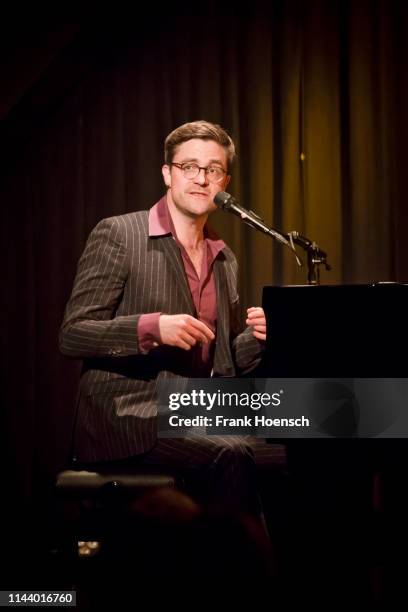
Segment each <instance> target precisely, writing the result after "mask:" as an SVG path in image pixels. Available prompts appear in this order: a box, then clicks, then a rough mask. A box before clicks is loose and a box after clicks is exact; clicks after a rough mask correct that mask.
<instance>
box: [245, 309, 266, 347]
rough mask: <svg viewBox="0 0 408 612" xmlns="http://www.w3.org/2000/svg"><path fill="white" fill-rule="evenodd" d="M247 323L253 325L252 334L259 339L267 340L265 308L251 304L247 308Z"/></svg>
mask: <svg viewBox="0 0 408 612" xmlns="http://www.w3.org/2000/svg"><path fill="white" fill-rule="evenodd" d="M246 324H247V325H249V326H250V327H252V335H253V336H254V338H257V340H263V341H265V340H266V318H265V313H264V311H263V308H261V307H260V306H251V308H247V320H246Z"/></svg>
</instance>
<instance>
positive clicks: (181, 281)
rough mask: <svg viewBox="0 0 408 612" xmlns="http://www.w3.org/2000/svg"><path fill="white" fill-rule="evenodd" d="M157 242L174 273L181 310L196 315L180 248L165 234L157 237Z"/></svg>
mask: <svg viewBox="0 0 408 612" xmlns="http://www.w3.org/2000/svg"><path fill="white" fill-rule="evenodd" d="M156 241H157V242H156V244H157V248H158V250H160V251H162V252H163V253H164V255H165V257H166V259H167V261H168V263H169V266H170V270H171V271H172V273H173V274H174V277H175V279H174V280H175V283H176V286H177V288H178V290H179V299H180V308H181V312H186V313H187V314H191V315H194V314H195V307H194V302H193V298H192V295H191V291H190V287H189V284H188V280H187V276H186V272H185V270H184V265H183V260H182V257H181V253H180V249H179V247H178V246H177V243H176V241H175V240H174V239H173V237H172V236H164V237H163V238H157V239H156Z"/></svg>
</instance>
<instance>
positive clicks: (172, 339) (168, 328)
mask: <svg viewBox="0 0 408 612" xmlns="http://www.w3.org/2000/svg"><path fill="white" fill-rule="evenodd" d="M159 330H160V338H161V343H162V344H169V345H170V346H178V347H179V348H182V349H184V350H185V351H189V350H190V349H191V347H192V346H195V345H196V344H197V342H201V343H203V344H207V342H210V341H211V340H214V338H215V336H214V334H213V332H212V331H211V329H210V328H209V327H207V325H205V324H204V323H202V321H199V320H198V319H195V318H194V317H192V316H191V315H188V314H176V315H160V318H159Z"/></svg>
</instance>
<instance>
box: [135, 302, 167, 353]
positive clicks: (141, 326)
mask: <svg viewBox="0 0 408 612" xmlns="http://www.w3.org/2000/svg"><path fill="white" fill-rule="evenodd" d="M160 315H161V312H149V314H143V315H141V316H140V317H139V321H138V324H137V335H138V338H139V348H140V351H141V353H143V354H146V353H148V352H149V351H151V350H152V349H153V348H156V346H159V342H160V329H159V319H160Z"/></svg>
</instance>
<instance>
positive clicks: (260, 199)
mask: <svg viewBox="0 0 408 612" xmlns="http://www.w3.org/2000/svg"><path fill="white" fill-rule="evenodd" d="M179 6H180V5H179V4H178V3H176V4H175V3H170V4H167V8H166V9H164V8H163V9H160V10H159V9H158V10H157V11H155V12H153V11H151V12H150V14H148V15H145V16H142V15H139V16H137V14H136V15H134V14H132V15H131V14H129V15H126V14H123V13H122V14H121V16H120V17H118V16H116V17H115V16H111V15H109V16H106V17H105V18H103V16H102V17H99V18H98V20H97V21H95V20H94V18H92V19H84V20H83V21H81V22H80V23H76V24H65V25H64V27H60V26H61V24H59V26H58V27H56V25H55V24H53V25H50V24H47V23H45V22H44V23H43V22H41V23H40V24H38V23H36V22H32V23H31V24H29V25H26V26H25V30H24V31H23V32H21V31H20V30H19V37H17V38H15V37H13V35H12V34H13V32H12V33H11V34H10V35H9V37H8V38H7V36H6V41H8V43H9V44H8V47H7V44H4V43H3V51H2V61H1V66H2V67H3V68H4V70H2V73H3V77H4V86H3V87H2V106H1V112H2V123H1V131H0V136H1V151H0V152H1V186H0V194H1V202H2V211H3V212H2V216H3V223H2V244H3V245H4V247H5V248H4V252H3V259H4V261H5V266H4V268H3V270H4V272H3V275H2V278H3V291H2V295H3V306H4V313H5V314H4V316H3V317H2V321H3V333H2V337H3V339H4V341H5V344H4V346H3V350H2V355H3V362H4V363H3V368H2V371H3V373H4V378H5V380H4V388H5V389H6V393H5V394H4V399H3V409H4V414H5V427H4V428H3V429H2V431H3V433H4V434H5V438H6V439H5V441H4V444H3V448H6V449H7V450H8V455H9V461H10V463H9V464H8V465H9V468H8V470H7V472H8V475H9V483H8V487H9V488H8V491H9V495H8V496H7V499H8V502H7V503H9V504H11V503H12V502H11V500H17V501H18V502H19V505H20V507H24V504H32V503H34V504H37V506H38V507H39V508H42V505H43V504H44V500H45V499H46V492H47V490H48V487H49V485H50V483H51V482H52V479H53V476H54V474H55V472H56V471H57V470H58V469H59V468H61V467H62V466H63V464H64V461H65V460H66V457H67V453H68V449H69V444H70V435H71V429H72V423H73V418H74V405H75V391H76V382H77V376H78V369H79V364H77V363H76V362H74V361H69V360H66V359H64V358H62V357H61V356H60V355H59V353H58V348H57V334H58V328H59V325H60V323H61V319H62V316H63V310H64V307H65V304H66V301H67V299H68V297H69V294H70V290H71V287H72V281H73V278H74V274H75V268H76V263H77V260H78V258H79V256H80V254H81V252H82V250H83V248H84V244H85V240H86V238H87V235H88V234H89V232H90V230H91V229H92V228H93V227H94V226H95V225H96V223H97V222H98V221H99V220H100V219H102V218H103V217H107V216H112V215H117V214H121V213H125V212H128V211H133V210H141V209H146V208H149V207H150V206H151V205H152V204H153V203H154V202H155V201H157V199H158V198H159V197H160V196H161V195H162V194H163V191H164V190H163V184H162V179H161V173H160V168H161V165H162V163H163V161H162V160H163V153H162V149H163V141H164V139H165V137H166V135H167V134H168V133H169V132H170V131H171V130H172V129H174V128H175V127H176V126H177V125H179V124H181V123H184V122H186V121H190V120H194V119H201V118H204V119H207V120H209V121H214V122H218V123H220V124H222V125H223V126H224V127H226V128H227V129H228V130H229V131H230V133H231V134H232V136H233V138H234V139H235V142H236V144H237V148H238V154H239V157H238V161H237V164H236V167H235V170H234V176H233V181H232V184H231V186H230V189H229V190H230V191H231V192H232V193H233V194H234V195H235V196H236V197H237V198H239V199H240V200H241V202H242V203H243V204H244V205H245V206H247V207H249V208H252V209H253V210H255V211H256V212H258V213H259V214H260V215H261V216H263V217H264V219H265V220H266V222H267V223H269V224H271V225H273V226H275V227H276V228H279V229H281V230H284V231H289V230H292V229H296V230H298V231H299V232H301V233H303V234H305V235H306V236H308V237H310V238H312V239H313V240H315V241H317V243H318V244H319V245H320V246H321V247H322V248H323V249H324V250H326V251H327V252H328V254H329V262H330V264H331V265H332V267H333V270H332V271H331V272H330V273H327V272H322V282H324V283H345V282H347V283H349V282H352V283H358V282H369V281H372V280H398V281H407V280H408V247H407V244H406V241H405V235H406V234H407V230H408V215H407V211H406V203H405V199H406V198H405V191H406V187H405V180H406V175H407V169H406V161H407V159H408V155H407V152H406V149H407V144H406V143H407V137H408V84H407V68H408V62H407V59H408V57H407V56H408V42H407V40H408V27H407V15H408V9H407V8H406V3H403V2H400V3H399V2H396V1H390V0H388V1H385V0H384V1H382V0H372V1H369V0H366V1H363V0H361V1H356V0H353V1H351V0H350V1H346V0H334V1H333V0H331V1H330V2H329V1H324V0H320V1H318V0H317V1H315V2H313V1H306V2H296V1H294V0H286V1H280V2H278V1H275V2H271V3H270V4H269V5H268V7H261V6H260V5H259V4H257V3H256V2H255V3H252V2H251V3H248V4H247V5H246V6H245V7H244V8H243V9H242V10H238V9H236V8H235V9H233V8H228V7H227V6H225V5H223V7H221V6H218V5H217V4H211V3H210V4H207V3H205V4H204V5H200V6H199V7H197V9H196V11H195V12H188V10H187V9H185V10H183V11H181V9H180V8H177V7H179ZM3 28H4V29H5V30H6V29H7V28H6V26H5V25H4V24H3ZM15 40H17V43H14V44H15V45H17V47H14V48H13V41H15ZM11 77H12V78H11ZM213 225H214V226H215V227H216V229H217V230H219V232H220V233H221V234H222V235H223V237H224V238H225V239H226V241H227V242H228V243H229V244H230V246H231V247H232V248H233V249H234V251H235V252H236V254H237V256H238V258H239V261H240V271H241V281H240V283H241V285H240V288H241V297H242V302H243V305H244V306H249V305H254V304H259V303H260V301H261V290H262V287H263V286H264V285H268V284H273V283H285V284H286V283H305V282H306V270H305V269H302V270H299V269H297V267H296V264H295V262H294V259H293V257H292V255H291V254H290V252H289V251H287V250H284V249H283V248H282V247H281V246H280V245H278V244H277V243H274V242H272V241H271V240H269V239H268V238H267V237H265V236H263V235H261V234H259V233H255V232H254V231H253V230H251V229H250V228H248V227H246V226H244V225H243V224H241V223H240V222H239V221H238V219H236V218H232V217H229V216H228V217H227V216H226V215H223V213H221V212H218V213H216V215H215V216H214V220H213ZM351 314H352V305H350V311H349V312H348V313H345V316H351ZM334 323H335V322H334ZM316 324H317V325H318V321H316Z"/></svg>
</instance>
